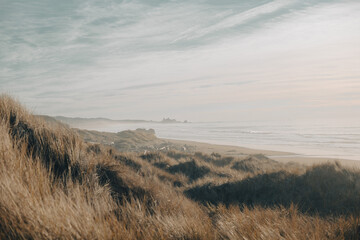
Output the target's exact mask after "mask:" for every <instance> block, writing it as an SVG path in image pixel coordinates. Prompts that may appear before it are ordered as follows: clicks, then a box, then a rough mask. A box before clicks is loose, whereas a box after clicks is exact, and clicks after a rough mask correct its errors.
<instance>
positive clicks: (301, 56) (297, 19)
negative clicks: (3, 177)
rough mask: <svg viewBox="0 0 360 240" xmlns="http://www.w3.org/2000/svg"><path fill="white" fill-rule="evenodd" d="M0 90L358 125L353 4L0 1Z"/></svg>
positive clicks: (70, 102)
mask: <svg viewBox="0 0 360 240" xmlns="http://www.w3.org/2000/svg"><path fill="white" fill-rule="evenodd" d="M0 92H3V93H8V94H11V95H13V96H15V97H17V98H18V99H19V100H20V101H21V102H23V103H24V104H26V105H27V106H28V107H29V108H30V109H31V110H32V111H34V112H35V113H39V114H48V115H64V116H73V117H74V116H78V117H107V118H113V119H153V120H159V119H162V117H172V118H177V119H179V120H184V119H188V120H191V121H207V120H210V121H218V120H220V121H221V120H227V121H237V120H262V119H274V120H276V119H304V118H348V119H358V120H360V1H358V0H354V1H331V0H323V1H315V0H275V1H269V0H248V1H240V0H221V1H220V0H208V1H206V0H192V1H189V0H183V1H180V0H172V1H161V0H156V1H155V0H138V1H130V0H129V1H126V0H124V1H115V0H106V1H93V0H78V1H76V0H75V1H73V0H71V1H70V0H62V1H59V0H33V1H29V0H0Z"/></svg>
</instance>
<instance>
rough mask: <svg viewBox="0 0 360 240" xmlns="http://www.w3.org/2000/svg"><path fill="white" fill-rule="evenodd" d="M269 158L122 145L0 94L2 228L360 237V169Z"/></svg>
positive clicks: (36, 234) (48, 235)
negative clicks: (90, 139)
mask: <svg viewBox="0 0 360 240" xmlns="http://www.w3.org/2000/svg"><path fill="white" fill-rule="evenodd" d="M272 161H273V160H270V159H268V158H267V157H266V156H263V155H250V156H245V158H244V159H237V158H234V157H228V156H221V155H220V154H216V153H214V154H205V153H186V152H180V151H176V150H175V151H174V150H172V151H165V152H159V151H150V152H144V153H140V152H120V151H118V150H116V149H115V148H113V147H112V146H108V145H101V144H94V143H87V142H85V141H84V140H83V139H82V138H81V137H80V136H79V135H78V133H77V132H75V131H74V130H72V129H69V128H68V127H66V126H64V125H62V124H58V123H56V122H54V123H48V122H46V121H45V120H44V119H42V118H40V117H36V116H34V115H32V114H30V113H29V112H28V111H27V110H26V109H25V108H23V107H22V106H21V104H20V103H18V102H17V101H15V100H13V99H12V98H11V97H9V96H6V95H2V96H1V97H0V192H1V195H0V238H1V239H359V237H360V235H359V226H360V225H359V220H360V218H359V212H358V209H357V206H359V203H360V199H359V196H360V187H359V186H360V171H358V170H355V169H349V168H345V167H343V166H341V165H340V164H335V165H334V164H321V165H317V166H312V167H304V166H300V165H291V166H290V165H288V164H283V163H279V162H276V163H274V162H272ZM234 190H235V191H234ZM290 190H291V191H290ZM200 193H201V194H200Z"/></svg>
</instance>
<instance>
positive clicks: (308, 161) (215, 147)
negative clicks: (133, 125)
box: [162, 139, 360, 168]
mask: <svg viewBox="0 0 360 240" xmlns="http://www.w3.org/2000/svg"><path fill="white" fill-rule="evenodd" d="M162 140H165V141H167V142H170V143H173V144H176V145H184V146H186V145H187V146H192V147H194V148H195V149H196V150H195V151H197V152H203V153H207V154H211V153H213V152H215V153H219V154H221V155H224V156H232V157H242V156H245V155H250V154H264V155H266V156H267V157H269V158H271V159H273V160H276V161H279V162H282V163H288V162H295V163H299V164H304V165H306V166H311V165H314V164H321V163H327V162H335V161H338V162H340V163H341V164H342V165H344V166H347V167H354V168H360V161H356V160H349V159H340V158H331V157H329V158H327V157H313V156H306V155H300V154H296V153H291V152H281V151H271V150H262V149H253V148H246V147H240V146H231V145H219V144H210V143H203V142H196V141H187V140H174V139H162Z"/></svg>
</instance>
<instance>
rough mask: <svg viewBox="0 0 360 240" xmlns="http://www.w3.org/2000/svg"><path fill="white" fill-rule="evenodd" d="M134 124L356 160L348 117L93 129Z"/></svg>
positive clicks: (354, 127)
mask: <svg viewBox="0 0 360 240" xmlns="http://www.w3.org/2000/svg"><path fill="white" fill-rule="evenodd" d="M137 128H145V129H149V128H152V129H154V130H155V132H156V135H157V136H158V137H160V138H168V139H179V140H191V141H200V142H206V143H214V144H222V145H234V146H242V147H249V148H255V149H264V150H275V151H285V152H290V153H296V154H298V155H299V156H312V157H327V158H328V157H331V158H341V159H352V160H360V124H358V123H357V122H351V121H345V122H344V121H332V122H329V121H297V122H296V121H288V122H270V121H239V122H199V123H169V124H164V123H156V122H146V123H120V124H114V125H108V126H99V127H97V128H95V129H94V130H99V131H108V132H120V131H124V130H135V129H137Z"/></svg>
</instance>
